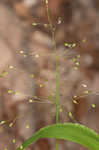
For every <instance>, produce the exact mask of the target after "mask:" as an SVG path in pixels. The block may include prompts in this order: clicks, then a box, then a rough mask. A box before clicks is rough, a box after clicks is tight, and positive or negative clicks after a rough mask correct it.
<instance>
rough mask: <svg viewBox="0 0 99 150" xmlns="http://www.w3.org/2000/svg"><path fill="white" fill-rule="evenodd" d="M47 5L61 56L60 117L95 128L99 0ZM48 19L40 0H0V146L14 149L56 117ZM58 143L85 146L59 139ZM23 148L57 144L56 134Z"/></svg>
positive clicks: (73, 148) (74, 148) (70, 148)
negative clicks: (51, 137)
mask: <svg viewBox="0 0 99 150" xmlns="http://www.w3.org/2000/svg"><path fill="white" fill-rule="evenodd" d="M49 8H50V12H51V19H52V23H53V26H54V27H55V39H56V49H57V55H58V56H59V91H60V93H59V101H60V102H59V103H60V107H59V122H60V123H63V122H73V123H75V122H76V123H81V124H84V125H86V126H88V127H90V128H92V129H94V130H95V131H96V132H98V133H99V117H98V116H99V102H98V101H99V1H98V0H87V1H86V0H75V1H74V0H54V1H53V0H49ZM32 23H37V24H38V25H36V26H34V25H35V24H34V25H33V24H32ZM47 23H48V19H47V12H46V5H45V2H44V0H0V149H3V150H16V148H17V147H18V146H20V145H21V144H22V143H23V142H24V141H25V140H26V139H27V138H28V137H30V136H31V135H33V133H35V132H36V131H37V130H39V129H40V128H41V127H44V126H46V125H50V124H53V123H55V117H56V116H55V92H56V85H55V78H56V77H55V69H56V62H55V56H54V53H53V45H52V38H51V33H50V31H49V29H48V28H47V26H46V24H47ZM78 134H79V133H78ZM59 149H61V150H64V149H66V150H87V148H84V147H82V146H80V145H78V144H74V143H72V142H68V141H63V140H60V141H59ZM26 150H55V140H54V139H50V140H48V139H42V140H39V141H37V142H36V143H34V144H32V145H30V146H29V147H28V148H26Z"/></svg>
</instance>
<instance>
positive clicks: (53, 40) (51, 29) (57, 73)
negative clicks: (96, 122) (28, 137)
mask: <svg viewBox="0 0 99 150" xmlns="http://www.w3.org/2000/svg"><path fill="white" fill-rule="evenodd" d="M46 8H47V17H48V23H49V29H50V31H51V35H52V43H53V49H54V53H55V58H56V124H58V122H59V121H58V120H59V111H58V109H59V72H58V56H57V53H56V39H55V27H54V26H53V24H52V20H51V15H50V9H49V7H48V0H46ZM56 150H58V140H57V139H56Z"/></svg>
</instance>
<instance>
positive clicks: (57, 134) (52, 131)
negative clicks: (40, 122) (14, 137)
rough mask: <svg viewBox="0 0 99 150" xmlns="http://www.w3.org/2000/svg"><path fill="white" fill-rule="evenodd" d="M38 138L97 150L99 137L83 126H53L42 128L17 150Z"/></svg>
mask: <svg viewBox="0 0 99 150" xmlns="http://www.w3.org/2000/svg"><path fill="white" fill-rule="evenodd" d="M40 138H56V139H63V140H69V141H72V142H75V143H78V144H81V145H82V146H85V147H87V148H89V149H90V150H99V135H98V134H97V133H96V132H94V131H93V130H91V129H89V128H87V127H85V126H83V125H80V124H73V123H64V124H55V125H50V126H47V127H44V128H42V129H40V130H39V131H38V132H36V133H35V134H34V135H33V136H32V137H30V138H29V139H28V140H27V141H26V142H25V143H24V144H23V145H22V148H21V149H20V148H18V149H17V150H23V149H24V148H26V147H27V146H28V145H30V144H31V143H33V142H35V141H37V140H38V139H40Z"/></svg>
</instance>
